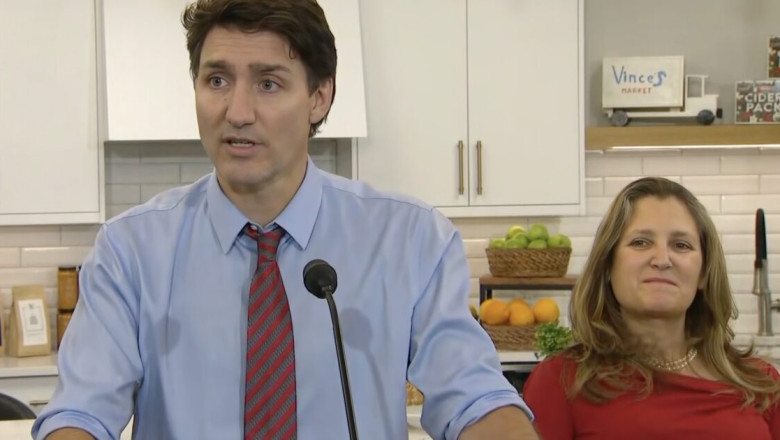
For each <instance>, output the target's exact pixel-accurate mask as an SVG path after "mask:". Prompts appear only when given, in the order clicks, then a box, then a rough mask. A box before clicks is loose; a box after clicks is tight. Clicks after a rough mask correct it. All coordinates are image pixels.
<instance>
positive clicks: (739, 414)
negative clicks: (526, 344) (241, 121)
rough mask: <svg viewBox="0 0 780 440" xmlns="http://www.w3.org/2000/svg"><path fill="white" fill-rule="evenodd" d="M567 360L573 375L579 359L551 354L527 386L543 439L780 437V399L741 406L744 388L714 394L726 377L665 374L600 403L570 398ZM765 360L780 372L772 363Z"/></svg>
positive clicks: (527, 399) (527, 398)
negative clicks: (764, 406)
mask: <svg viewBox="0 0 780 440" xmlns="http://www.w3.org/2000/svg"><path fill="white" fill-rule="evenodd" d="M564 365H566V371H567V372H570V373H569V374H570V377H572V378H573V376H574V371H575V368H574V367H575V363H574V362H573V361H572V360H570V359H566V358H563V357H561V356H552V357H550V358H547V359H545V360H544V361H543V362H541V363H540V364H539V365H537V366H536V368H534V370H533V372H532V373H531V376H530V377H529V378H528V380H527V381H526V383H525V386H524V387H523V399H524V400H525V402H526V403H527V404H528V406H529V407H530V408H531V411H533V413H534V416H535V420H534V423H535V424H536V427H537V429H538V430H539V432H540V434H541V435H542V438H543V439H544V440H573V439H577V440H585V439H588V440H590V439H594V440H595V439H598V440H666V439H686V440H699V439H702V440H721V439H722V440H743V439H744V440H780V411H779V410H778V408H777V405H775V406H773V407H770V409H768V410H767V411H765V412H764V413H759V412H758V411H757V410H756V409H755V408H753V407H748V408H745V409H744V410H742V409H740V407H741V405H742V397H741V395H740V394H738V393H730V394H726V393H723V394H714V393H715V392H717V391H723V390H732V389H733V388H732V387H731V386H729V385H727V384H724V383H722V382H716V381H712V380H706V379H700V378H695V377H690V376H683V375H679V374H664V375H663V381H662V382H661V383H660V384H659V385H656V387H655V388H654V389H653V391H652V392H651V393H650V395H648V396H647V397H645V398H642V399H640V398H638V396H637V395H636V394H625V395H622V396H620V397H617V398H615V399H613V400H611V401H608V402H605V403H601V404H597V403H591V402H589V401H587V400H586V399H585V398H584V397H582V396H577V397H575V398H574V399H573V400H568V399H567V398H566V394H565V390H564V388H563V386H562V384H561V372H562V370H563V367H564ZM762 365H765V366H766V368H767V374H769V375H771V376H772V377H774V378H775V379H779V378H780V375H778V373H777V371H776V370H775V369H774V367H772V366H771V365H769V364H766V363H763V362H762Z"/></svg>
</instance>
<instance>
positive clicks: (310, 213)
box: [206, 158, 323, 254]
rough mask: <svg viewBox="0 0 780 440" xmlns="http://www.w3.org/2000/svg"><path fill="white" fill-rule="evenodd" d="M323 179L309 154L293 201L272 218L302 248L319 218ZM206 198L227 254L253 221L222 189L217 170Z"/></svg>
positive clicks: (220, 241)
mask: <svg viewBox="0 0 780 440" xmlns="http://www.w3.org/2000/svg"><path fill="white" fill-rule="evenodd" d="M322 179H323V176H322V171H320V170H319V169H318V168H317V167H316V166H315V165H314V162H313V161H312V160H311V158H309V159H308V161H307V164H306V175H305V176H304V178H303V182H302V183H301V186H300V187H299V188H298V191H296V192H295V195H294V196H293V198H292V200H290V203H288V204H287V206H286V207H285V208H284V210H283V211H282V212H281V213H280V214H279V216H278V217H276V219H274V221H273V222H271V223H272V224H273V223H276V224H277V225H279V226H281V227H283V228H284V230H285V231H287V234H288V235H289V236H290V237H292V239H293V240H295V242H296V243H297V244H298V246H299V247H300V248H301V249H305V248H306V246H307V245H308V244H309V239H310V238H311V233H312V231H313V230H314V221H315V220H316V219H317V213H318V212H319V210H320V203H321V202H322ZM206 200H207V204H208V205H207V208H206V214H207V216H208V218H209V219H210V220H211V224H212V226H213V228H214V231H215V232H216V234H217V239H218V240H219V245H220V247H221V248H222V252H223V253H225V254H226V253H228V251H230V248H231V247H232V246H233V243H235V241H236V238H238V236H239V235H240V234H241V231H243V229H244V226H245V225H246V224H247V223H251V222H250V220H249V219H248V218H247V217H246V215H244V213H242V212H241V211H240V210H239V209H238V208H237V207H236V205H234V204H233V202H231V201H230V199H228V198H227V196H226V195H225V193H224V192H222V188H220V187H219V182H217V174H216V171H215V172H212V173H211V176H210V177H209V181H208V184H207V187H206Z"/></svg>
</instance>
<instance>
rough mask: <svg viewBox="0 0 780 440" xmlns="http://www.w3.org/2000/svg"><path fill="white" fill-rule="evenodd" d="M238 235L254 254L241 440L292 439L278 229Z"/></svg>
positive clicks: (291, 368)
mask: <svg viewBox="0 0 780 440" xmlns="http://www.w3.org/2000/svg"><path fill="white" fill-rule="evenodd" d="M244 233H245V234H247V235H248V236H250V237H251V238H253V239H254V240H256V241H257V254H258V256H257V270H256V271H255V275H254V277H252V284H251V286H250V288H249V310H248V313H247V331H246V393H245V396H244V440H256V439H295V438H297V435H298V428H297V423H296V401H295V350H294V343H293V328H292V318H291V316H290V307H289V305H288V303H287V295H286V293H285V291H284V285H283V284H282V274H281V273H280V272H279V265H278V264H277V262H276V249H277V247H278V246H279V241H280V240H281V239H282V237H283V236H284V229H282V228H280V227H278V226H277V227H276V228H274V229H273V230H271V231H269V232H266V233H264V234H260V233H259V232H258V230H257V227H256V226H254V225H250V224H247V225H246V227H245V228H244Z"/></svg>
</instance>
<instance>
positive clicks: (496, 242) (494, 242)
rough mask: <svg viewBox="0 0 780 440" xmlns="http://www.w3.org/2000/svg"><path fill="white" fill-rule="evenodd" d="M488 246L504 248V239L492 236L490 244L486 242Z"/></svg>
mask: <svg viewBox="0 0 780 440" xmlns="http://www.w3.org/2000/svg"><path fill="white" fill-rule="evenodd" d="M488 247H489V248H490V249H496V248H505V247H506V240H504V239H503V238H493V239H491V240H490V244H488Z"/></svg>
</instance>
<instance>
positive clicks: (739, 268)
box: [726, 254, 755, 274]
mask: <svg viewBox="0 0 780 440" xmlns="http://www.w3.org/2000/svg"><path fill="white" fill-rule="evenodd" d="M754 261H755V256H754V255H750V254H732V255H726V268H727V269H728V271H729V273H730V274H732V273H749V274H752V273H753V262H754Z"/></svg>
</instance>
